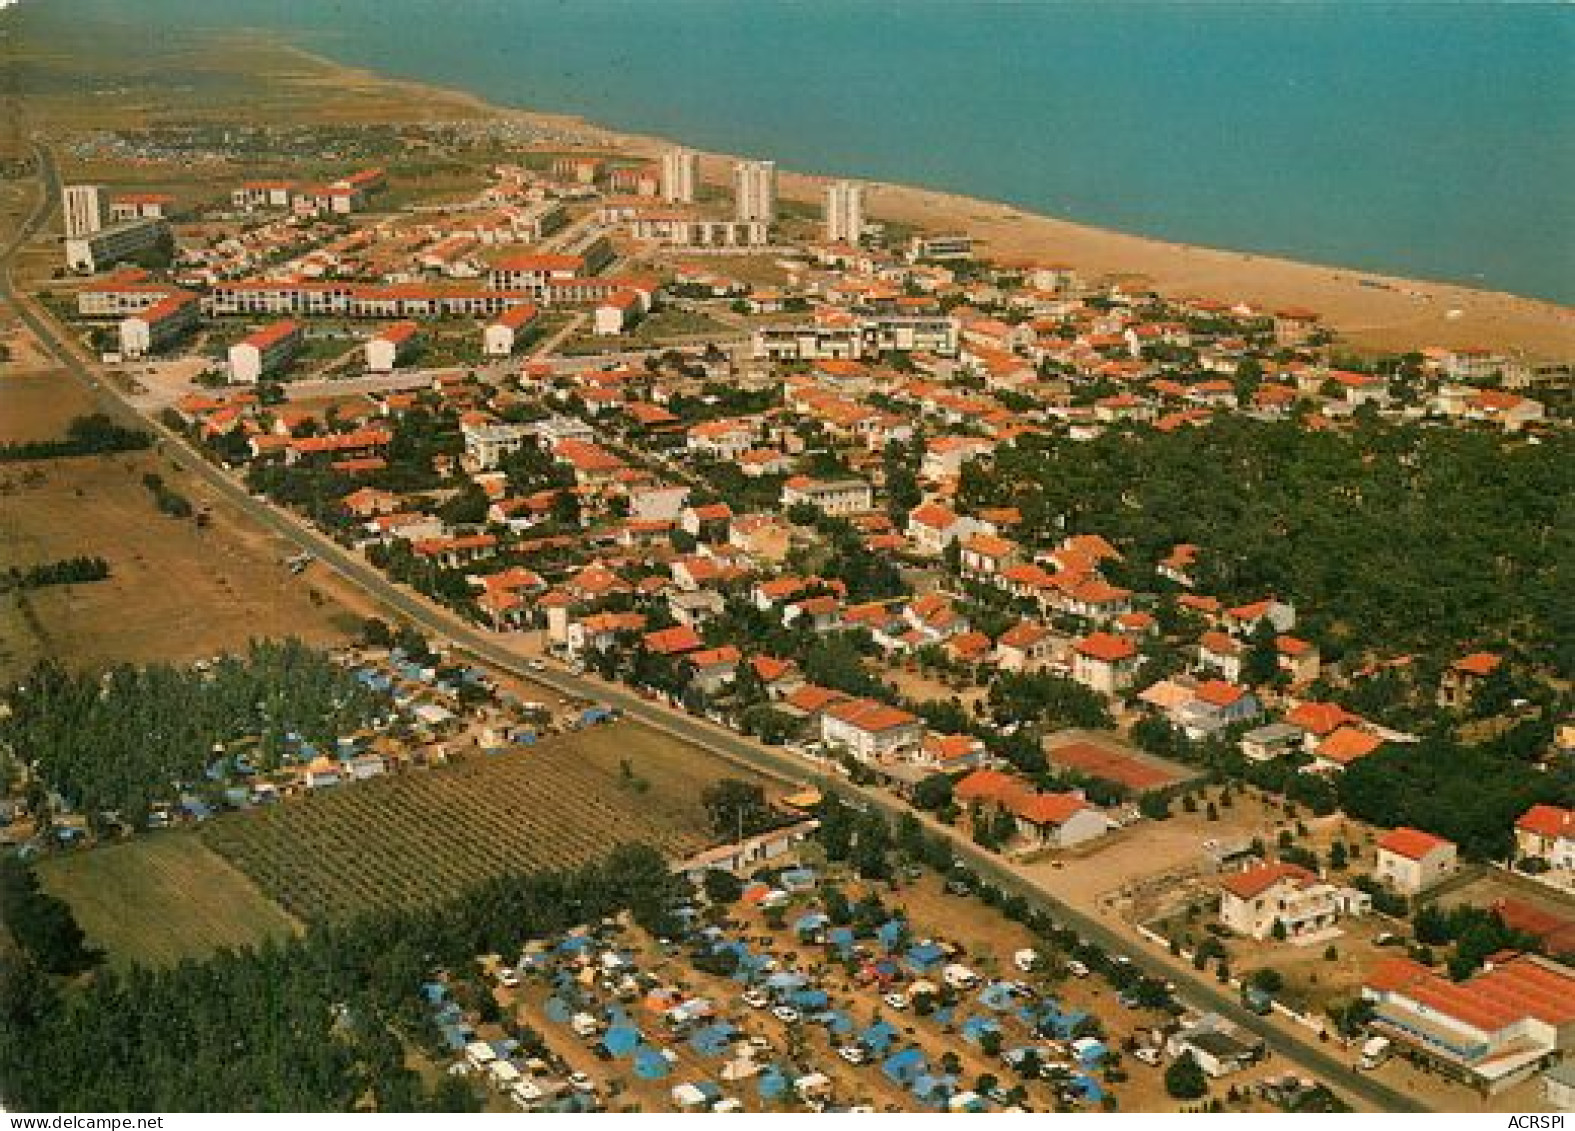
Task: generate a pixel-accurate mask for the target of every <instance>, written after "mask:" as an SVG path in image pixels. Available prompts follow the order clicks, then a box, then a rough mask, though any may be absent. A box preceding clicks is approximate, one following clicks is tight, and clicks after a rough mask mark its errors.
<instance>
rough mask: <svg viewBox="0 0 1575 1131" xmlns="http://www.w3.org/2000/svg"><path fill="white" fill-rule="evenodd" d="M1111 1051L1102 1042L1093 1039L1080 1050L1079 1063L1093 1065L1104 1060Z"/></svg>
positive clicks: (1087, 1065)
mask: <svg viewBox="0 0 1575 1131" xmlns="http://www.w3.org/2000/svg"><path fill="white" fill-rule="evenodd" d="M1109 1053H1110V1050H1109V1049H1107V1048H1106V1047H1105V1046H1104V1045H1103V1044H1102V1043H1101V1042H1099V1041H1091V1042H1090V1043H1089V1044H1087V1045H1084V1046H1083V1048H1082V1049H1081V1050H1079V1051H1078V1054H1077V1059H1078V1063H1080V1064H1082V1065H1084V1066H1086V1067H1091V1066H1093V1065H1095V1064H1098V1063H1099V1062H1100V1061H1102V1060H1104V1059H1105V1057H1106V1056H1108V1055H1109Z"/></svg>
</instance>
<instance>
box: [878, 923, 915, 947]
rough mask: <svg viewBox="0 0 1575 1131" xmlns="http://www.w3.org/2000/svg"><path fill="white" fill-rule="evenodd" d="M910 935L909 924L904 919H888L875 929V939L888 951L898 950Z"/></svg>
mask: <svg viewBox="0 0 1575 1131" xmlns="http://www.w3.org/2000/svg"><path fill="white" fill-rule="evenodd" d="M907 935H908V924H907V922H906V921H905V920H903V919H887V920H886V921H885V922H884V923H882V924H881V925H880V926H878V927H876V928H875V937H876V938H877V939H879V940H880V945H881V946H883V947H885V948H886V949H887V950H896V949H897V948H898V947H900V946H901V945H902V943H903V940H904V939H905V938H906V937H907Z"/></svg>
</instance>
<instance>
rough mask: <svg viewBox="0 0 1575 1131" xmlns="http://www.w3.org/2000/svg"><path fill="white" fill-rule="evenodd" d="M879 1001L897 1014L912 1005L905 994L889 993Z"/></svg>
mask: <svg viewBox="0 0 1575 1131" xmlns="http://www.w3.org/2000/svg"><path fill="white" fill-rule="evenodd" d="M881 1001H883V1002H885V1003H886V1004H887V1005H889V1006H891V1008H893V1009H895V1010H896V1011H897V1012H898V1013H901V1012H903V1010H905V1009H907V1008H908V1006H909V1005H910V1004H912V1003H911V1002H909V1001H908V995H907V994H899V993H889V994H887V995H886V996H885V997H883V998H881Z"/></svg>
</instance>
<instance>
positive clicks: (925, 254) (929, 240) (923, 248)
mask: <svg viewBox="0 0 1575 1131" xmlns="http://www.w3.org/2000/svg"><path fill="white" fill-rule="evenodd" d="M908 258H909V259H911V260H913V261H915V262H917V261H919V260H931V261H936V262H944V261H946V260H948V259H972V258H973V237H972V236H969V235H964V234H963V233H961V232H947V233H945V234H943V235H929V236H914V237H913V238H912V239H911V240H909V241H908Z"/></svg>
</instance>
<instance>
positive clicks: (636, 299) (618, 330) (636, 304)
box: [593, 291, 645, 336]
mask: <svg viewBox="0 0 1575 1131" xmlns="http://www.w3.org/2000/svg"><path fill="white" fill-rule="evenodd" d="M643 313H645V298H644V296H643V295H642V294H640V292H639V291H617V292H615V293H614V294H611V295H608V296H607V298H606V299H604V300H603V301H601V302H600V303H598V304H597V305H596V312H595V314H594V316H593V322H594V327H595V331H596V333H598V334H601V335H604V336H605V335H609V334H622V333H623V332H624V331H625V330H628V329H629V328H630V327H631V326H633V325H634V324H635V323H636V322H637V321H639V319H640V315H641V314H643Z"/></svg>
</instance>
